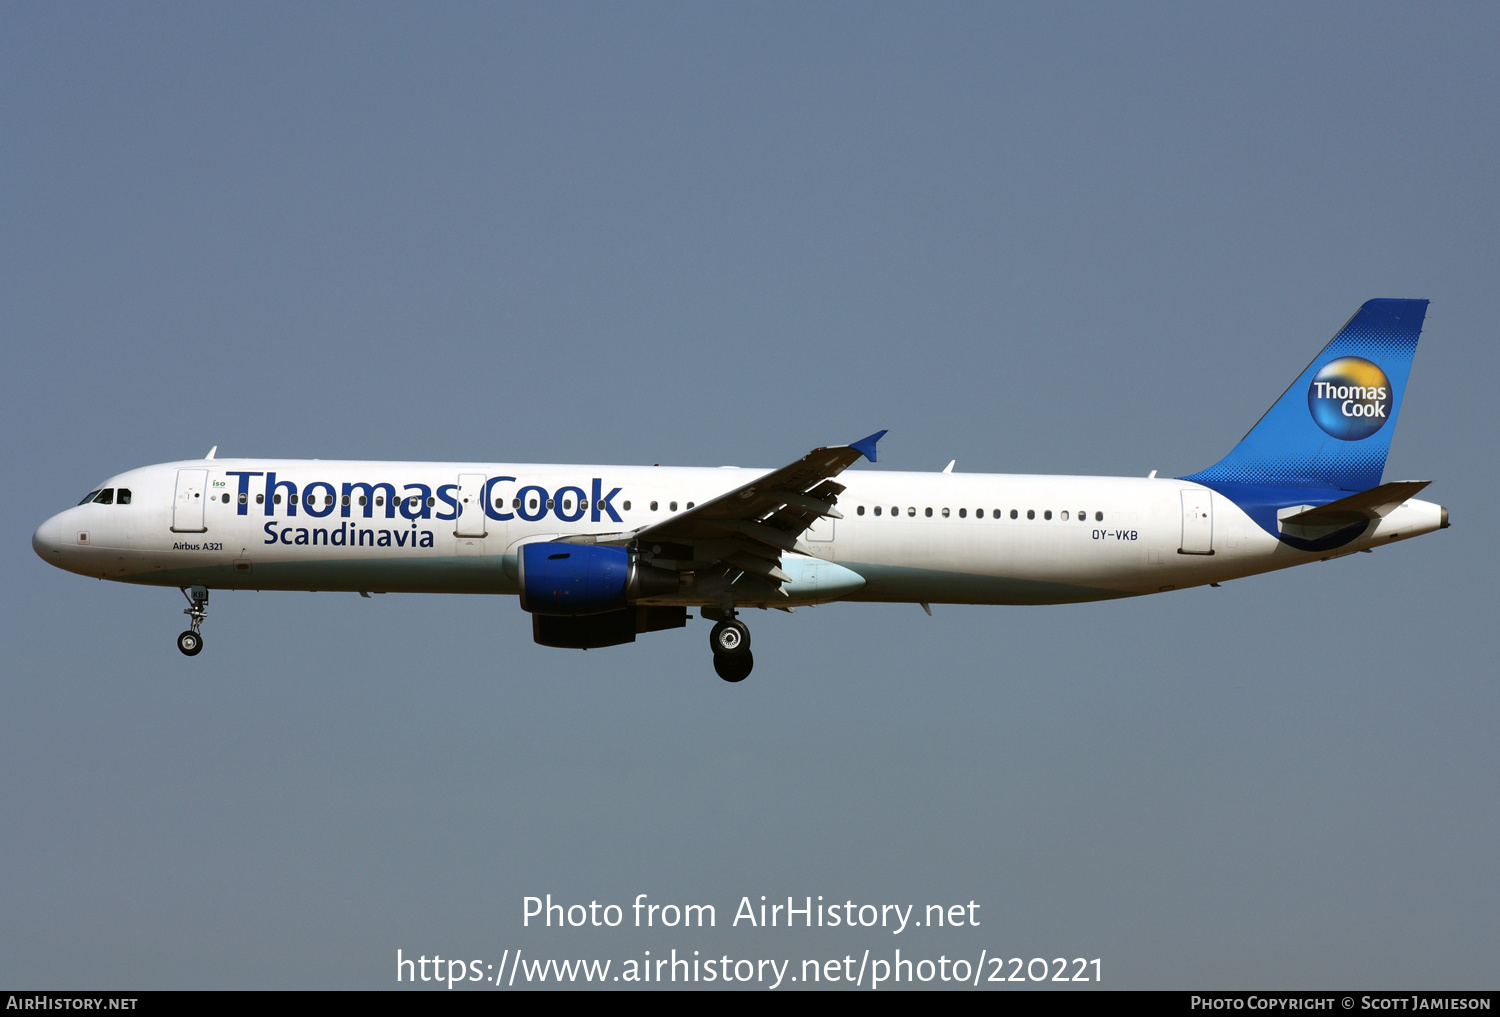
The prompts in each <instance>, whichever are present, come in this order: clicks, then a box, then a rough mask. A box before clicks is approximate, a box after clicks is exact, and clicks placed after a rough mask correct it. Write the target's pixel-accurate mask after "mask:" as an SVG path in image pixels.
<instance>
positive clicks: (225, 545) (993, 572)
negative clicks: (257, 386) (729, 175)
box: [32, 300, 1448, 682]
mask: <svg viewBox="0 0 1500 1017" xmlns="http://www.w3.org/2000/svg"><path fill="white" fill-rule="evenodd" d="M1426 310H1427V301H1425V300H1371V301H1369V302H1368V303H1366V304H1365V305H1364V306H1363V307H1361V308H1360V309H1359V311H1358V312H1356V313H1355V315H1354V316H1353V317H1352V318H1351V319H1349V322H1348V323H1347V324H1346V325H1345V326H1344V327H1343V329H1342V330H1340V332H1339V333H1338V335H1336V336H1335V337H1334V338H1333V340H1332V342H1330V343H1329V344H1328V345H1327V346H1326V347H1325V348H1324V349H1323V351H1322V352H1321V353H1320V354H1318V356H1317V357H1316V358H1315V359H1314V360H1313V362H1312V363H1311V364H1310V365H1309V366H1308V367H1307V369H1306V370H1305V371H1303V372H1302V373H1301V374H1300V375H1299V376H1298V377H1297V379H1296V380H1295V381H1294V382H1292V385H1291V387H1290V388H1288V389H1287V390H1286V392H1285V393H1284V394H1283V395H1282V396H1281V398H1280V399H1279V400H1277V402H1276V403H1275V404H1274V405H1273V406H1272V407H1271V408H1270V410H1268V411H1267V412H1266V414H1265V416H1263V417H1262V418H1261V420H1260V421H1259V422H1258V423H1257V424H1256V425H1255V427H1253V428H1252V429H1251V430H1250V433H1249V434H1247V435H1246V436H1245V438H1244V439H1243V440H1242V441H1241V442H1240V443H1239V444H1238V445H1237V446H1235V448H1234V449H1233V450H1232V451H1231V452H1230V453H1229V454H1228V455H1227V456H1225V457H1224V458H1223V459H1222V460H1220V461H1219V462H1218V463H1217V464H1215V465H1213V466H1210V467H1209V468H1208V469H1206V470H1203V471H1201V472H1199V473H1194V474H1192V475H1190V476H1186V477H1179V478H1176V479H1167V478H1157V477H1156V476H1155V475H1154V474H1153V475H1152V476H1151V477H1147V478H1128V477H1058V476H1013V475H1007V474H960V473H953V472H951V467H952V464H949V470H945V471H944V472H941V473H895V472H890V473H887V472H879V471H858V470H855V471H849V467H851V466H853V465H854V464H855V463H856V462H857V461H858V460H859V459H860V458H861V457H863V458H866V459H868V460H870V461H871V462H874V461H875V454H876V447H875V446H876V442H877V441H878V440H879V439H880V438H881V436H882V435H884V434H885V432H884V431H880V432H878V433H876V434H872V435H870V436H869V437H867V438H862V439H861V440H859V441H856V442H851V443H850V444H848V445H836V446H826V447H822V448H816V449H813V450H812V451H811V452H809V453H808V454H807V455H805V456H803V457H802V458H800V459H798V460H797V461H795V462H793V463H791V464H790V465H788V466H784V467H782V468H780V469H776V470H764V469H754V470H752V469H735V468H728V467H724V468H717V469H713V468H705V469H698V468H671V467H658V466H648V467H639V466H561V465H528V464H520V463H477V462H444V463H401V462H337V461H323V460H310V461H309V460H285V459H215V458H214V452H213V451H212V450H211V451H210V452H209V455H208V457H207V458H206V459H201V460H191V461H186V462H175V463H164V464H162V465H159V466H146V467H142V468H140V469H134V470H129V471H127V472H125V473H121V474H118V475H116V476H114V477H111V478H109V479H108V480H106V481H104V482H103V483H102V484H99V485H97V486H96V487H95V488H94V489H93V490H92V491H90V492H89V493H88V495H87V496H85V497H84V499H83V501H82V502H80V503H79V504H78V505H77V506H75V507H73V508H70V509H68V510H66V511H64V512H61V513H59V514H57V515H55V516H53V517H52V518H51V519H48V520H47V521H46V522H45V523H43V524H42V525H41V526H40V527H38V529H37V531H36V534H35V536H34V537H33V538H32V544H33V546H34V547H35V548H36V552H37V554H39V555H41V557H42V559H43V560H45V561H47V562H49V563H51V564H53V565H56V566H57V567H59V568H62V569H66V570H68V571H70V572H76V573H79V574H80V575H86V576H95V577H98V578H100V579H113V580H118V581H120V582H126V583H139V584H144V585H150V586H176V587H179V588H181V589H182V591H183V593H184V595H185V596H186V597H187V599H188V603H189V607H188V608H187V609H186V611H185V613H186V614H188V616H189V617H190V619H191V626H190V627H189V628H188V630H187V631H185V632H183V633H182V634H181V635H180V636H178V639H177V645H178V648H179V649H180V650H181V651H182V652H183V653H185V654H187V655H188V656H193V655H195V654H197V653H198V652H199V651H200V650H202V648H203V638H202V633H201V627H202V624H203V620H204V617H205V614H206V609H207V606H208V595H209V591H210V590H213V589H221V590H342V591H349V592H360V593H364V594H366V595H368V594H369V593H372V592H375V593H385V592H404V593H504V594H517V595H519V597H520V601H521V607H522V609H523V610H525V611H528V612H530V613H531V616H532V633H533V636H534V638H535V639H536V641H537V642H538V643H541V644H543V645H546V646H557V647H572V648H581V649H589V648H593V647H602V646H613V645H616V644H619V643H629V642H634V641H635V638H636V636H637V635H638V634H640V633H643V632H655V631H657V630H660V629H673V628H681V627H683V626H684V625H685V624H686V622H687V619H688V612H689V610H690V609H691V608H697V609H698V610H699V613H700V614H701V615H702V617H704V618H706V619H709V620H711V621H712V622H713V623H714V624H713V629H712V632H711V633H710V637H709V643H710V646H711V647H712V650H713V660H714V669H715V670H716V671H717V672H718V674H719V675H720V677H722V678H724V679H725V680H727V681H731V682H735V681H740V680H741V679H743V678H745V677H746V676H747V675H749V673H750V669H751V667H752V665H753V658H752V656H751V652H750V631H749V629H748V628H747V627H746V626H745V623H744V621H743V620H742V618H741V614H742V612H743V611H744V609H746V608H780V609H783V610H791V609H793V608H795V607H798V606H801V605H804V604H823V603H828V602H831V601H887V602H889V601H899V602H906V603H914V604H921V605H922V606H923V607H924V608H927V607H928V605H930V604H936V603H954V604H1062V603H1076V602H1081V601H1092V600H1107V599H1110V598H1114V597H1131V596H1137V595H1139V594H1145V593H1159V592H1164V591H1167V590H1180V589H1183V588H1186V587H1190V586H1202V585H1205V584H1214V583H1219V582H1222V581H1224V580H1227V579H1237V578H1239V577H1241V576H1248V575H1253V574H1255V573H1259V572H1268V571H1270V570H1272V569H1282V568H1286V567H1288V566H1291V565H1300V564H1303V563H1305V562H1313V561H1319V560H1324V559H1327V558H1330V557H1334V556H1338V555H1344V554H1349V553H1352V552H1355V551H1368V550H1372V549H1374V548H1377V547H1381V546H1384V545H1386V544H1389V543H1392V542H1393V541H1397V540H1405V539H1407V538H1409V537H1415V536H1417V535H1418V534H1422V533H1428V532H1431V531H1433V530H1437V529H1441V528H1444V527H1446V526H1447V525H1448V512H1447V510H1446V509H1444V508H1442V507H1441V506H1438V505H1435V504H1432V503H1431V502H1426V501H1419V500H1417V498H1416V497H1415V495H1416V494H1417V493H1418V492H1419V491H1421V490H1422V489H1423V488H1424V487H1426V486H1427V483H1428V482H1427V481H1396V482H1392V483H1384V482H1382V474H1383V472H1384V470H1385V460H1386V453H1387V451H1388V449H1389V448H1390V442H1391V434H1392V432H1393V431H1394V430H1395V425H1396V414H1397V413H1398V412H1399V411H1400V409H1401V398H1402V395H1403V394H1404V392H1405V389H1406V382H1407V376H1408V374H1409V372H1410V368H1411V362H1412V357H1413V355H1414V354H1415V352H1416V347H1417V339H1418V336H1419V335H1420V333H1421V329H1422V319H1423V317H1424V315H1425V314H1426ZM846 471H849V472H846Z"/></svg>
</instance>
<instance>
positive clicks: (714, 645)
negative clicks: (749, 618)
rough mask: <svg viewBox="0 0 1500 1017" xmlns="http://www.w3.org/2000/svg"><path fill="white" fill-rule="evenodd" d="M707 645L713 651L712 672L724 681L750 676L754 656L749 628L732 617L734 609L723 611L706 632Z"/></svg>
mask: <svg viewBox="0 0 1500 1017" xmlns="http://www.w3.org/2000/svg"><path fill="white" fill-rule="evenodd" d="M708 645H709V647H710V648H711V649H712V650H713V651H714V672H715V673H716V674H717V675H718V676H719V677H720V678H723V679H724V680H725V681H726V682H742V681H744V680H745V679H746V678H748V677H750V671H751V669H752V668H754V667H755V657H754V656H753V655H751V653H750V630H749V629H748V628H746V627H745V623H744V622H742V621H739V620H737V619H736V618H735V617H734V609H733V608H731V609H729V610H728V611H727V612H724V616H723V617H722V620H720V621H719V622H718V623H717V624H716V625H714V627H713V630H712V631H711V632H709V634H708Z"/></svg>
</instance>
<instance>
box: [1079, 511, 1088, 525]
mask: <svg viewBox="0 0 1500 1017" xmlns="http://www.w3.org/2000/svg"><path fill="white" fill-rule="evenodd" d="M1088 517H1089V514H1088V513H1087V512H1079V513H1078V521H1079V522H1080V523H1082V522H1086V521H1087V520H1088Z"/></svg>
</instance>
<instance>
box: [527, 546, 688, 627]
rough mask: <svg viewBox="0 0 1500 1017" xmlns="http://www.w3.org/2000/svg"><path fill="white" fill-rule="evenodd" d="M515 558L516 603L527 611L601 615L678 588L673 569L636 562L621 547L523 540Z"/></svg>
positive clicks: (534, 612) (549, 613)
mask: <svg viewBox="0 0 1500 1017" xmlns="http://www.w3.org/2000/svg"><path fill="white" fill-rule="evenodd" d="M517 559H518V560H517V563H516V564H517V567H518V569H519V575H518V576H517V578H518V579H519V580H520V584H521V607H522V608H523V609H524V610H526V611H530V612H531V613H532V614H540V615H555V616H559V617H566V618H579V617H584V616H588V615H599V614H607V613H609V612H611V611H619V610H622V609H623V608H624V607H625V606H626V605H627V604H629V603H630V602H631V601H634V600H636V599H637V598H639V597H652V596H665V595H668V594H672V593H676V592H677V588H678V586H679V580H678V578H677V573H676V572H668V571H667V570H666V569H658V568H652V567H651V566H649V565H642V564H640V563H639V562H637V561H635V560H633V559H632V556H631V554H630V552H629V551H627V550H625V548H623V547H606V546H601V545H598V544H564V543H558V542H553V541H549V542H546V543H542V542H538V543H535V544H523V545H522V546H521V548H520V554H519V555H518V556H517Z"/></svg>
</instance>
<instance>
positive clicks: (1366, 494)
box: [1276, 480, 1432, 537]
mask: <svg viewBox="0 0 1500 1017" xmlns="http://www.w3.org/2000/svg"><path fill="white" fill-rule="evenodd" d="M1430 483H1432V481H1430V480H1393V481H1391V482H1390V483H1389V484H1381V485H1380V486H1379V487H1372V488H1370V489H1369V490H1368V491H1361V492H1359V493H1358V494H1351V495H1349V497H1347V498H1340V499H1339V500H1338V501H1331V502H1329V503H1328V504H1326V505H1319V506H1317V507H1309V506H1306V505H1295V506H1292V507H1291V508H1285V509H1282V510H1281V511H1280V512H1278V513H1277V514H1276V521H1277V522H1278V523H1279V524H1280V526H1281V530H1282V532H1283V533H1290V534H1292V535H1293V536H1308V537H1311V536H1315V535H1318V534H1323V533H1329V532H1332V531H1334V530H1341V529H1344V528H1345V527H1347V526H1355V525H1358V524H1359V523H1365V522H1369V521H1370V520H1373V519H1381V518H1384V517H1385V516H1386V515H1389V514H1390V512H1391V511H1392V510H1393V509H1396V508H1398V507H1399V506H1400V505H1401V504H1402V503H1403V502H1405V501H1407V500H1408V499H1410V498H1413V497H1415V496H1416V495H1417V493H1418V492H1419V491H1421V490H1422V489H1423V488H1424V487H1426V486H1427V485H1428V484H1430Z"/></svg>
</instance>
